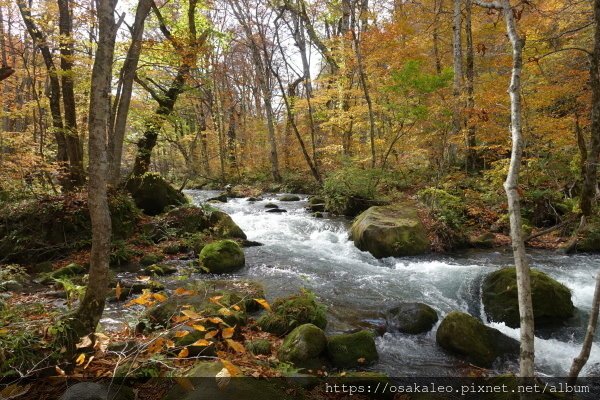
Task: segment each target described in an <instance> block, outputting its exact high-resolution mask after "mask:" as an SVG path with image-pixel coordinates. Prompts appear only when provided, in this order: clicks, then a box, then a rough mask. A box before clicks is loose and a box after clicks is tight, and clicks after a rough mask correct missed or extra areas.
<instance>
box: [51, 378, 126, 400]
mask: <svg viewBox="0 0 600 400" xmlns="http://www.w3.org/2000/svg"><path fill="white" fill-rule="evenodd" d="M134 398H135V395H134V393H133V391H132V390H131V388H129V387H126V386H118V385H111V386H110V389H109V388H108V387H107V386H105V385H102V384H100V383H96V382H80V383H76V384H74V385H73V386H70V387H69V388H68V389H67V390H66V391H65V392H64V393H63V395H62V396H61V397H60V400H133V399H134Z"/></svg>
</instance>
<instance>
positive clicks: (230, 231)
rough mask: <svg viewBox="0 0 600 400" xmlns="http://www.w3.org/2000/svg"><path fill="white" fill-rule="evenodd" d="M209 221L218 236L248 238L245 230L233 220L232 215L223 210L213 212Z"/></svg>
mask: <svg viewBox="0 0 600 400" xmlns="http://www.w3.org/2000/svg"><path fill="white" fill-rule="evenodd" d="M209 221H210V224H211V230H212V231H213V233H214V234H216V235H217V236H218V237H221V238H227V239H246V234H245V233H244V231H242V229H241V228H240V227H239V226H238V225H237V224H236V223H235V222H233V220H232V219H231V217H230V216H229V215H227V214H226V213H224V212H223V211H219V210H216V211H213V212H211V213H210V217H209Z"/></svg>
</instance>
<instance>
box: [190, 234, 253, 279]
mask: <svg viewBox="0 0 600 400" xmlns="http://www.w3.org/2000/svg"><path fill="white" fill-rule="evenodd" d="M199 260H200V263H201V264H202V266H203V267H204V268H206V270H207V271H208V272H210V273H213V274H227V273H231V272H234V271H236V270H238V269H240V268H242V267H244V265H246V258H245V256H244V251H243V250H242V248H241V247H240V246H239V245H238V244H237V243H236V242H234V241H232V240H219V241H217V242H213V243H210V244H207V245H206V246H204V248H203V249H202V251H201V252H200V256H199Z"/></svg>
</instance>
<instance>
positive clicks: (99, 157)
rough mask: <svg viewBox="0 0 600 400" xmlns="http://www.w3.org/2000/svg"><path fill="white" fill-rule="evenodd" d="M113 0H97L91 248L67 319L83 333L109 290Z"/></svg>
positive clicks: (87, 331) (91, 141) (94, 321)
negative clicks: (81, 291)
mask: <svg viewBox="0 0 600 400" xmlns="http://www.w3.org/2000/svg"><path fill="white" fill-rule="evenodd" d="M116 3H117V1H116V0H100V1H98V30H99V36H98V49H97V50H96V57H95V60H94V68H93V69H92V85H91V86H92V87H93V88H94V90H92V92H91V95H90V109H89V121H90V122H89V146H88V151H89V158H90V160H89V182H88V204H89V210H90V219H91V222H92V250H91V253H90V270H89V279H88V284H87V288H86V290H85V295H84V297H83V300H81V304H80V306H79V308H78V309H77V311H76V312H75V315H74V317H73V318H72V319H71V320H70V321H69V323H70V325H71V328H72V333H73V334H76V335H77V337H82V336H85V335H88V334H91V333H94V332H95V330H96V327H97V326H98V322H100V318H101V316H102V313H103V311H104V304H105V301H106V294H107V292H108V284H109V280H108V272H109V258H110V257H109V255H110V237H111V217H110V211H109V208H108V194H107V184H108V149H107V139H108V137H107V135H108V131H109V129H108V128H109V121H110V107H109V99H110V91H111V78H112V63H113V57H114V49H115V37H116V33H117V26H116V24H115V19H114V11H115V7H116Z"/></svg>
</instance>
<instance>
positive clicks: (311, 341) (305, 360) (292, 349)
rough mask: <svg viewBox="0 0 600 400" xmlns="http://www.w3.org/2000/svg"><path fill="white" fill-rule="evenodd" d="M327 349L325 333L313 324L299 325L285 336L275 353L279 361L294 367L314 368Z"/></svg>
mask: <svg viewBox="0 0 600 400" xmlns="http://www.w3.org/2000/svg"><path fill="white" fill-rule="evenodd" d="M326 347H327V338H326V337H325V332H323V330H322V329H321V328H319V327H317V326H315V325H313V324H304V325H300V326H299V327H297V328H296V329H294V330H293V331H292V332H290V334H289V335H287V336H286V338H285V340H284V341H283V344H282V345H281V347H280V348H279V350H278V351H277V357H278V358H279V360H280V361H283V362H291V363H293V364H294V365H296V366H299V367H303V366H307V367H308V366H315V365H317V364H318V358H319V356H320V355H321V354H322V353H323V352H324V351H325V349H326Z"/></svg>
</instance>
